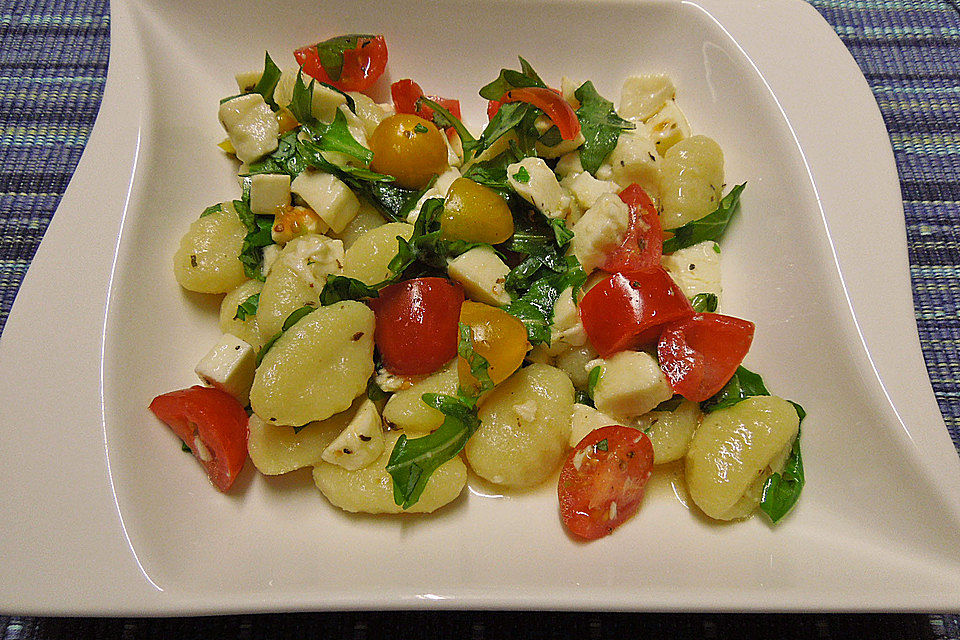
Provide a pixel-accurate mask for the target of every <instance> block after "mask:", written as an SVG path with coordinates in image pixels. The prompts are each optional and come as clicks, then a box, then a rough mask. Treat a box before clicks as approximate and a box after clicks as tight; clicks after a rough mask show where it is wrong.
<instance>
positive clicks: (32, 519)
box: [0, 0, 960, 614]
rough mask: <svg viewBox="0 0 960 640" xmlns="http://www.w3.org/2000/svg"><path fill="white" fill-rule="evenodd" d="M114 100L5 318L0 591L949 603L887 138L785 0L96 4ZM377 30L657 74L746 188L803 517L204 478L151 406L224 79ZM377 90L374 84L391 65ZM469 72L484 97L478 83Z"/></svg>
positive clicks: (448, 62) (329, 599) (422, 70)
mask: <svg viewBox="0 0 960 640" xmlns="http://www.w3.org/2000/svg"><path fill="white" fill-rule="evenodd" d="M111 10H112V43H111V58H110V71H109V76H108V81H107V89H106V93H105V96H104V101H103V106H102V108H101V112H100V117H99V120H98V122H97V125H96V128H95V131H94V133H93V135H92V137H91V140H90V143H89V146H88V148H87V150H86V152H85V154H84V156H83V160H82V162H81V165H80V168H79V169H78V171H77V174H76V176H75V178H74V180H73V182H72V183H71V185H70V188H69V190H68V192H67V195H66V197H65V198H64V200H63V203H62V204H61V206H60V209H59V210H58V212H57V215H56V217H55V219H54V220H53V223H52V225H51V226H50V229H49V231H48V232H47V236H46V238H45V239H44V241H43V244H42V246H41V248H40V251H39V252H38V254H37V256H36V259H35V260H34V263H33V265H32V267H31V269H30V272H29V274H28V275H27V278H26V280H25V282H24V285H23V288H22V290H21V292H20V296H19V298H18V300H17V304H16V306H15V308H14V311H13V313H12V314H11V316H10V320H9V322H8V324H7V326H6V330H5V333H4V335H3V339H2V342H0V371H2V372H3V373H2V375H3V384H2V385H0V387H2V388H0V428H2V429H3V434H4V435H3V437H2V439H0V459H3V460H4V464H3V465H0V541H2V542H0V548H2V556H3V560H2V562H0V609H2V610H18V611H31V612H36V613H56V614H72V613H85V614H91V613H92V614H111V613H113V614H117V613H123V614H174V613H176V614H190V613H214V612H234V611H261V610H302V609H321V608H376V609H386V608H411V607H447V608H466V607H478V608H479V607H483V608H501V607H505V608H526V607H529V608H550V609H556V608H590V609H648V610H650V609H659V610H667V609H701V610H706V609H724V610H737V609H751V610H757V609H777V610H801V609H830V610H836V609H849V610H867V609H887V610H889V609H924V610H932V609H960V500H958V496H960V464H958V459H957V454H956V451H955V450H954V447H953V446H952V444H951V442H950V440H949V437H948V436H947V433H946V430H945V428H944V425H943V421H942V419H941V417H940V414H939V411H938V410H937V407H936V404H935V402H934V399H933V395H932V392H931V390H930V387H929V383H928V381H927V376H926V371H925V369H924V367H923V362H922V359H921V356H920V349H919V343H918V340H917V333H916V326H915V323H914V320H913V305H912V298H911V295H910V283H909V278H908V272H907V262H906V240H905V233H904V225H903V212H902V208H901V202H900V193H899V190H898V184H897V176H896V173H895V170H894V165H893V158H892V153H891V150H890V144H889V141H888V139H887V136H886V132H885V130H884V128H883V124H882V122H881V120H880V116H879V113H878V111H877V107H876V104H875V103H874V101H873V98H872V96H871V95H870V92H869V90H868V88H867V86H866V84H865V82H864V80H863V78H862V76H860V74H859V71H858V70H857V68H856V65H855V64H854V62H853V61H852V59H851V58H850V56H849V55H848V53H847V52H846V50H845V49H844V47H843V46H842V44H841V43H840V41H839V40H838V39H837V38H836V37H835V35H834V34H833V32H832V31H831V30H830V29H829V27H828V26H827V25H826V24H825V23H824V22H823V21H822V20H821V19H820V17H819V16H818V15H817V14H816V12H815V11H814V10H813V9H811V8H810V7H809V6H808V5H806V4H805V3H804V2H801V1H800V0H768V1H765V2H746V1H743V2H731V1H730V0H696V1H691V2H680V1H678V0H664V1H657V2H643V1H639V2H623V1H614V0H609V1H599V2H591V3H571V2H552V1H548V0H541V1H536V2H525V3H508V2H497V1H494V0H477V1H464V2H458V3H443V4H439V5H436V6H434V5H431V6H426V5H423V4H422V3H419V2H414V1H412V0H409V1H403V2H397V3H391V4H390V5H389V11H388V10H387V9H386V7H385V5H383V4H382V3H380V2H367V1H359V2H358V1H356V0H351V1H350V2H346V1H342V0H333V1H330V2H323V3H306V4H305V3H303V2H299V1H292V0H291V1H288V2H275V3H270V4H267V3H264V2H260V1H254V0H246V1H243V2H235V1H233V0H204V1H203V2H198V3H181V2H162V1H161V0H148V1H144V2H137V3H130V4H129V5H128V4H127V3H126V2H121V1H115V2H113V4H112V7H111ZM356 31H364V32H375V33H384V34H385V35H386V39H387V43H388V46H389V47H390V64H389V73H390V74H391V79H393V80H396V79H399V78H402V77H412V78H414V79H416V80H417V81H419V82H420V83H421V84H422V86H424V87H425V88H426V89H427V90H428V92H430V93H434V92H435V93H438V94H441V95H448V96H456V97H460V98H461V99H462V101H463V102H464V105H465V112H466V113H465V116H466V118H467V119H468V121H471V122H473V123H474V124H480V123H481V122H482V111H483V106H484V105H483V101H482V100H480V99H479V98H478V97H476V91H477V90H478V89H479V87H480V86H482V84H483V83H485V82H486V81H488V80H489V79H492V78H494V77H495V76H496V74H497V71H498V70H499V69H500V68H501V67H503V66H513V65H514V64H515V62H516V56H517V55H518V54H519V55H523V56H524V57H525V58H527V59H528V60H530V61H531V63H532V64H533V65H534V66H535V67H536V68H537V69H538V71H539V72H540V73H541V74H542V75H543V76H544V77H545V78H547V79H548V80H553V81H558V80H559V78H560V76H561V74H566V75H569V76H571V77H573V78H575V79H579V80H586V79H592V80H593V81H594V82H595V84H596V86H597V87H598V89H599V90H600V92H601V93H602V94H604V95H606V96H608V97H610V98H616V96H617V95H618V92H619V86H620V83H621V81H622V80H623V78H624V77H626V76H627V75H630V74H634V73H638V72H653V71H663V72H666V73H668V74H670V75H671V76H672V77H673V79H674V80H675V82H676V84H677V86H678V87H679V100H680V103H681V105H682V107H683V108H684V110H685V111H686V113H687V115H688V116H689V118H690V120H691V122H692V124H693V127H694V130H695V131H697V132H700V133H705V134H707V135H710V136H712V137H714V138H715V139H716V140H718V141H719V142H720V144H721V146H722V147H723V149H724V151H725V153H726V158H727V162H726V165H727V175H728V182H729V183H730V184H734V183H738V182H741V181H744V180H746V181H747V182H748V183H749V185H748V187H747V189H746V191H745V194H744V198H743V206H742V209H741V213H740V214H739V218H738V220H737V221H736V223H735V225H734V227H733V228H732V229H731V231H730V233H729V234H728V236H727V238H726V239H725V241H724V260H725V265H724V289H725V310H726V311H727V312H729V313H731V314H733V315H739V316H742V317H746V318H749V319H751V320H753V321H754V322H756V324H757V327H758V328H757V336H756V340H755V344H754V347H753V349H752V351H751V352H750V355H749V356H748V359H747V363H746V364H747V365H748V366H749V367H750V368H751V369H753V370H755V371H758V372H760V373H762V374H763V376H764V378H765V380H766V382H767V386H768V387H769V388H770V389H771V391H772V392H774V393H776V394H778V395H782V396H784V397H788V398H791V399H794V400H796V401H799V402H801V403H802V404H803V405H804V406H805V408H806V410H807V412H808V414H809V416H808V418H807V420H806V421H805V422H804V427H803V428H804V431H803V441H802V442H803V452H804V459H805V463H806V472H807V487H806V489H805V491H804V495H803V497H802V499H801V501H800V503H799V504H798V506H797V508H796V509H795V510H794V512H793V513H791V514H790V516H789V517H787V518H786V519H785V520H784V521H783V522H782V523H781V524H780V525H778V526H776V527H771V526H769V525H768V524H767V522H766V521H765V520H764V519H762V518H754V519H752V520H750V521H747V522H744V523H739V524H732V525H717V524H714V523H710V522H707V521H706V520H705V519H704V518H701V517H698V516H697V515H696V513H695V512H694V511H691V510H689V509H687V508H685V507H684V506H683V505H682V504H681V503H680V501H678V500H677V499H676V498H675V497H674V496H673V494H672V492H670V491H669V488H668V487H667V485H665V484H664V485H662V486H661V488H660V489H654V490H653V491H651V492H650V493H651V495H649V496H648V498H647V500H646V503H645V504H644V506H643V508H642V509H641V511H640V513H639V514H638V515H637V516H636V517H635V518H634V519H633V520H632V521H630V522H629V523H628V524H626V525H624V526H623V527H621V528H620V529H619V530H617V531H616V532H615V533H614V534H613V535H611V536H609V537H607V538H605V539H602V540H599V541H596V542H593V543H591V544H580V543H576V542H574V541H572V540H571V539H570V538H569V537H568V536H567V535H566V534H565V533H564V531H563V529H562V527H561V525H560V523H559V520H558V516H557V507H556V497H555V493H554V491H553V489H552V488H551V487H544V488H542V489H541V490H538V491H534V492H532V493H529V494H526V495H519V496H513V497H501V498H494V497H486V496H483V495H482V494H481V492H479V491H477V490H472V491H470V492H469V493H468V495H465V496H463V497H461V499H459V500H458V501H457V503H456V504H454V505H452V506H451V507H449V508H447V509H445V510H444V511H443V512H442V513H440V514H438V515H436V516H434V517H388V518H373V517H363V516H351V515H347V514H344V513H341V512H339V511H338V510H336V509H335V508H333V507H331V506H330V505H329V504H328V503H327V502H326V501H325V500H324V499H323V498H322V497H321V496H320V495H319V493H317V491H316V490H315V489H314V488H313V487H312V485H311V483H310V480H309V474H308V473H306V472H298V473H294V474H290V475H289V476H286V477H281V478H274V479H268V478H264V477H261V476H259V475H257V474H255V473H254V472H253V470H252V468H249V467H248V469H247V470H246V471H245V472H244V474H243V475H242V477H241V479H240V481H239V482H238V486H237V488H236V490H234V491H233V492H231V495H229V496H224V495H221V494H219V493H218V492H216V491H214V490H213V489H212V488H211V487H210V485H209V483H208V482H207V480H206V478H205V477H204V475H203V474H202V473H201V472H200V470H199V468H198V467H197V465H196V463H195V462H194V461H193V459H192V458H191V457H190V456H186V455H184V454H182V453H181V452H180V451H179V447H178V446H177V445H176V443H175V441H174V438H173V436H172V434H170V433H169V432H168V431H167V430H166V429H164V428H163V427H161V426H160V425H159V424H158V423H157V422H156V420H155V419H154V418H153V417H152V416H151V415H150V414H149V413H148V411H147V409H146V407H147V404H148V403H149V402H150V400H151V399H152V398H153V397H154V396H155V395H157V394H158V393H162V392H165V391H168V390H171V389H176V388H181V387H184V386H187V385H189V384H192V383H193V377H192V372H191V368H192V366H193V364H194V363H195V362H196V361H197V360H198V359H199V357H200V356H201V355H202V354H203V353H204V352H205V351H206V349H207V348H208V346H209V345H210V344H212V342H213V341H214V340H215V337H216V323H215V321H214V319H213V318H214V316H215V309H216V305H217V303H216V302H215V301H211V300H208V299H206V298H204V297H203V296H194V295H189V294H185V293H184V292H182V291H181V290H180V289H179V288H178V287H177V286H176V283H175V282H174V280H173V277H172V273H171V268H170V264H171V256H172V254H173V251H174V248H175V246H176V244H177V241H178V239H179V237H180V235H181V234H182V233H183V231H184V230H185V229H186V227H187V225H188V223H189V222H190V221H191V220H192V219H193V218H194V217H195V216H196V215H198V213H199V212H200V211H201V210H202V209H203V208H204V207H205V206H206V205H208V204H211V203H213V202H218V201H221V200H225V199H230V198H233V197H236V193H237V187H236V183H235V179H234V178H233V176H232V168H233V167H232V164H231V163H230V162H229V160H227V159H226V158H224V157H223V154H221V153H220V152H219V151H218V150H217V149H216V147H215V143H216V142H218V141H219V140H220V139H221V138H222V135H223V134H222V132H221V131H220V129H219V126H218V124H217V122H216V116H215V109H216V105H217V100H218V98H220V97H222V96H224V95H229V94H230V93H231V92H232V91H233V90H234V86H233V82H232V74H233V73H234V72H236V71H244V70H250V69H257V68H259V66H260V64H261V63H262V58H263V50H264V49H265V48H267V49H269V50H270V51H271V53H272V54H273V56H274V58H275V59H278V60H283V62H284V63H286V64H292V58H291V57H290V56H289V52H290V51H291V50H292V49H293V48H295V47H296V46H300V45H302V44H305V43H308V42H312V41H316V40H317V39H318V38H322V37H328V36H331V35H335V34H338V33H346V32H356ZM384 86H385V85H384ZM471 96H473V97H471Z"/></svg>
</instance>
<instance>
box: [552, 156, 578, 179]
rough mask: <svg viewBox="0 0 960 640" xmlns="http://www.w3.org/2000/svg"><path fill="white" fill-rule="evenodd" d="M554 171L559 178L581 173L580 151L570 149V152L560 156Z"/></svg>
mask: <svg viewBox="0 0 960 640" xmlns="http://www.w3.org/2000/svg"><path fill="white" fill-rule="evenodd" d="M554 171H555V172H556V174H557V175H558V176H560V177H561V178H566V177H569V176H572V175H576V174H578V173H583V165H582V164H581V163H580V152H579V151H571V152H570V153H566V154H564V155H562V156H560V159H559V160H557V166H556V168H555V169H554Z"/></svg>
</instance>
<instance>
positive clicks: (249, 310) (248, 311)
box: [233, 293, 260, 320]
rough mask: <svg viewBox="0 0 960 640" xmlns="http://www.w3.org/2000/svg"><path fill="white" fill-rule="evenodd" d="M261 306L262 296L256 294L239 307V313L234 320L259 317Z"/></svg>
mask: <svg viewBox="0 0 960 640" xmlns="http://www.w3.org/2000/svg"><path fill="white" fill-rule="evenodd" d="M259 306H260V294H259V293H255V294H253V295H252V296H250V297H249V298H247V299H246V300H244V301H243V302H241V303H240V304H239V305H237V313H236V315H234V316H233V319H234V320H246V319H247V318H250V317H252V316H255V315H257V308H258V307H259Z"/></svg>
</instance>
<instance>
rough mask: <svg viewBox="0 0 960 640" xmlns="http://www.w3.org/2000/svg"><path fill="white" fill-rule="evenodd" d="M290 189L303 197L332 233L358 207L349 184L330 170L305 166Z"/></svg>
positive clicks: (340, 227)
mask: <svg viewBox="0 0 960 640" xmlns="http://www.w3.org/2000/svg"><path fill="white" fill-rule="evenodd" d="M290 191H292V192H293V193H295V194H297V195H298V196H300V197H301V198H303V200H304V201H305V202H306V203H307V204H308V205H309V206H310V208H311V209H313V210H314V211H316V212H317V215H318V216H320V218H321V219H322V220H323V221H324V222H325V223H327V224H328V225H329V226H330V228H331V229H332V230H333V232H334V233H340V232H341V231H343V230H344V229H345V228H346V226H347V224H348V223H349V222H350V221H351V220H353V217H354V216H355V215H357V211H359V210H360V201H359V200H358V199H357V196H356V195H354V193H353V191H351V190H350V187H348V186H347V185H345V184H344V183H343V182H342V181H341V180H340V179H339V178H337V177H336V176H335V175H332V174H329V173H321V172H319V171H312V170H309V169H308V170H307V171H304V172H303V173H301V174H300V175H298V176H297V177H296V178H295V179H294V181H293V183H292V184H291V185H290Z"/></svg>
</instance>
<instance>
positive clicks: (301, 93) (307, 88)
mask: <svg viewBox="0 0 960 640" xmlns="http://www.w3.org/2000/svg"><path fill="white" fill-rule="evenodd" d="M315 82H316V81H315V80H312V79H311V80H310V84H309V85H306V84H304V83H303V70H302V69H301V70H300V71H297V80H296V82H294V84H293V93H292V94H291V99H290V104H289V105H288V106H287V108H288V109H290V113H292V114H293V117H294V118H296V119H297V122H299V123H300V124H310V123H312V122H316V121H317V119H316V118H314V117H313V87H314V86H315Z"/></svg>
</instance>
